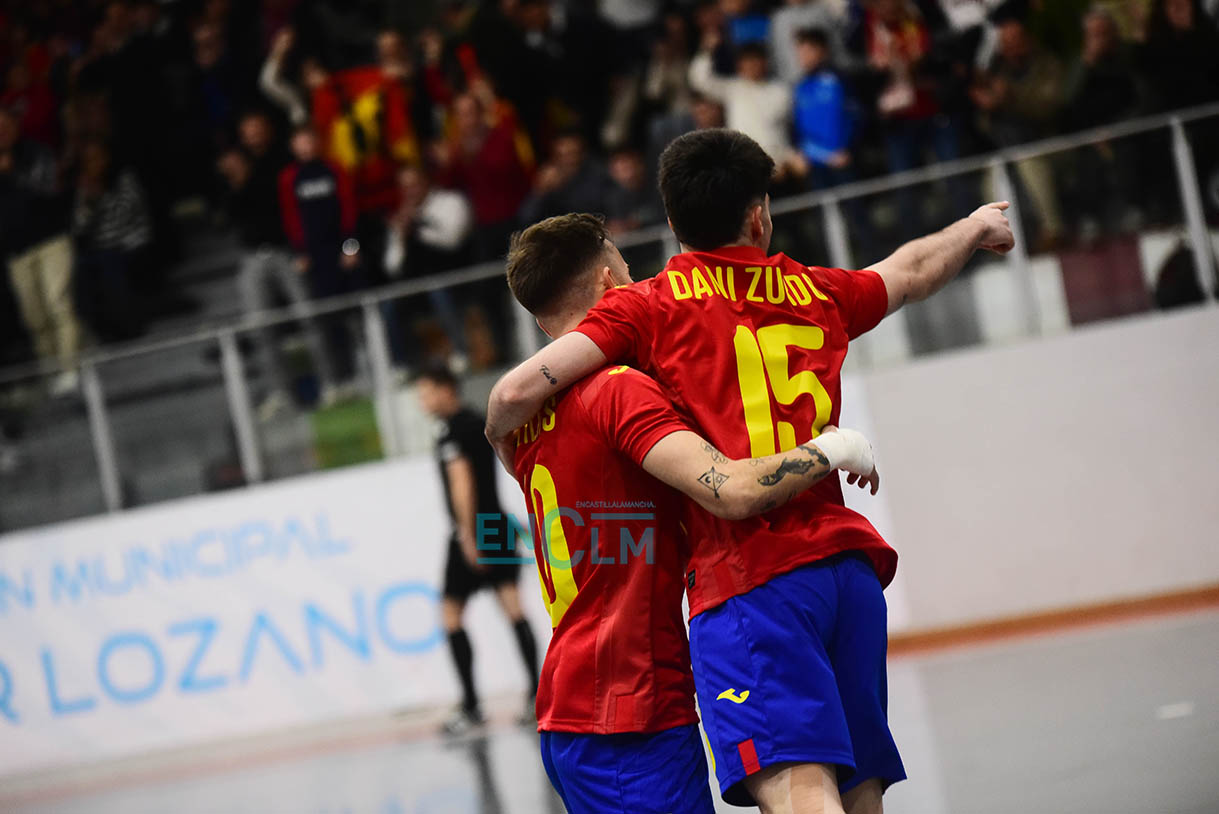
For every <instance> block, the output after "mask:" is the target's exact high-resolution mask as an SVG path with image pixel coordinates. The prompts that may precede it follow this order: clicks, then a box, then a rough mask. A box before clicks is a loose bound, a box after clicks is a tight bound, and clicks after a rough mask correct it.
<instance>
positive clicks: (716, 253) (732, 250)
mask: <svg viewBox="0 0 1219 814" xmlns="http://www.w3.org/2000/svg"><path fill="white" fill-rule="evenodd" d="M690 254H702V255H708V256H710V257H724V258H727V259H729V260H736V261H737V262H741V263H748V262H751V261H759V262H760V261H765V260H767V259H769V255H767V254H766V252H764V251H762V250H761V249H759V248H758V247H757V246H720V247H719V248H718V249H712V250H711V251H706V252H703V251H694V252H690Z"/></svg>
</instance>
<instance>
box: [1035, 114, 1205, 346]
mask: <svg viewBox="0 0 1219 814" xmlns="http://www.w3.org/2000/svg"><path fill="white" fill-rule="evenodd" d="M1040 160H1041V161H1043V162H1045V167H1046V175H1045V178H1044V179H1043V180H1041V181H1040V182H1041V183H1044V184H1046V186H1045V189H1044V190H1042V191H1041V192H1040V194H1041V195H1049V194H1051V193H1052V194H1053V195H1054V199H1053V201H1052V202H1053V203H1054V204H1055V205H1056V206H1057V207H1058V209H1057V210H1056V211H1055V212H1054V213H1052V214H1053V215H1054V217H1056V218H1058V219H1059V220H1058V222H1059V223H1060V227H1059V228H1057V229H1050V230H1043V231H1042V233H1041V234H1040V235H1039V243H1035V244H1034V248H1035V249H1039V250H1040V251H1039V252H1038V253H1037V254H1035V255H1034V259H1035V260H1036V259H1038V258H1049V259H1050V260H1052V261H1053V262H1054V263H1055V264H1056V265H1057V266H1058V268H1059V273H1060V275H1061V279H1062V294H1063V303H1064V309H1065V315H1064V319H1063V322H1064V324H1065V325H1067V326H1070V327H1075V326H1079V325H1086V324H1089V323H1092V322H1100V321H1104V320H1110V319H1116V318H1119V317H1123V316H1129V315H1132V314H1138V313H1143V312H1146V311H1149V310H1152V309H1153V308H1155V293H1154V292H1155V288H1156V285H1157V279H1158V277H1159V276H1160V275H1161V273H1162V268H1163V266H1164V263H1165V262H1166V260H1168V259H1169V258H1170V257H1171V256H1172V255H1173V253H1174V252H1175V251H1176V250H1177V248H1178V247H1179V246H1181V245H1185V246H1186V250H1187V251H1188V244H1187V243H1184V244H1183V243H1182V240H1183V237H1184V235H1185V232H1184V225H1185V219H1184V216H1183V214H1182V208H1181V199H1180V194H1179V191H1178V188H1177V183H1176V178H1177V176H1176V170H1175V168H1174V164H1173V153H1172V139H1171V135H1170V133H1169V131H1168V130H1160V131H1155V132H1151V133H1143V134H1139V135H1135V136H1128V137H1125V138H1120V139H1113V140H1110V141H1105V142H1100V143H1097V144H1091V145H1087V146H1083V147H1078V148H1075V149H1072V150H1065V151H1063V152H1060V153H1055V154H1052V155H1049V156H1046V157H1045V158H1044V159H1040ZM1022 166H1023V165H1021V164H1017V165H1016V168H1017V170H1018V172H1017V178H1018V182H1019V183H1020V184H1021V190H1022V191H1021V194H1022V195H1026V196H1027V197H1028V198H1030V199H1033V200H1034V202H1035V201H1036V197H1037V192H1036V190H1035V188H1034V183H1035V181H1036V180H1037V179H1036V177H1035V173H1036V171H1037V170H1036V168H1034V169H1033V171H1032V172H1033V173H1034V174H1033V175H1031V174H1030V172H1029V171H1028V170H1024V171H1023V172H1019V171H1020V170H1021V168H1022ZM1043 206H1044V205H1043Z"/></svg>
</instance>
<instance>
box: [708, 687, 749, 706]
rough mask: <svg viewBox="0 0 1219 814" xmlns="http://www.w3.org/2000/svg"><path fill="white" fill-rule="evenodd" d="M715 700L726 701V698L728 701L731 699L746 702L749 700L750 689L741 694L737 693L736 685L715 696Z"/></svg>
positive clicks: (739, 702) (741, 702) (736, 702)
mask: <svg viewBox="0 0 1219 814" xmlns="http://www.w3.org/2000/svg"><path fill="white" fill-rule="evenodd" d="M715 700H716V701H725V700H726V701H731V702H732V703H734V704H744V703H745V702H746V701H748V700H749V690H745V692H743V693H741V694H740V695H737V694H736V687H729V688H728V689H726V690H724V691H723V692H722V693H720V694H719V695H717V696H715Z"/></svg>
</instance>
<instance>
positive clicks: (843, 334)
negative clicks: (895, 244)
mask: <svg viewBox="0 0 1219 814" xmlns="http://www.w3.org/2000/svg"><path fill="white" fill-rule="evenodd" d="M887 308H888V295H887V293H886V291H885V285H884V281H883V280H881V278H880V275H878V274H876V273H875V272H872V271H843V270H841V269H827V268H819V267H815V266H812V267H810V266H804V265H801V264H799V263H797V262H795V261H794V260H791V259H790V258H788V257H786V256H784V255H782V254H779V255H773V256H770V257H767V256H766V255H765V253H763V252H762V251H761V250H760V249H756V248H750V247H740V246H731V247H725V248H721V249H717V250H715V251H714V252H690V253H686V254H679V255H677V256H676V257H673V258H672V259H670V260H669V262H668V264H667V265H666V267H665V270H664V271H663V272H661V274H660V275H659V276H657V277H655V278H653V279H651V280H646V281H643V282H639V283H636V284H634V285H631V286H625V287H623V288H620V289H617V290H615V291H610V292H608V293H607V294H606V295H605V297H604V298H603V299H602V300H601V302H600V303H599V304H598V305H597V306H596V307H595V308H593V310H592V311H590V312H589V314H588V316H587V317H586V318H585V319H584V321H583V322H581V323H580V325H579V327H578V328H576V330H577V331H579V332H580V333H583V334H585V335H586V336H588V337H589V338H590V339H592V340H593V342H595V343H596V344H597V346H598V347H599V348H600V349H601V350H602V352H604V353H605V355H606V357H608V358H609V359H610V360H613V361H615V362H624V363H630V364H633V365H636V366H637V367H639V368H640V369H641V370H644V371H646V372H647V373H649V374H650V375H651V376H652V377H653V378H655V380H656V381H657V382H659V383H660V384H661V385H662V386H663V387H664V388H665V390H666V391H667V392H668V394H669V395H670V396H671V397H672V399H673V402H674V404H675V406H676V407H677V408H678V410H680V411H682V412H684V413H685V414H686V415H689V416H691V417H693V419H694V420H695V421H696V422H697V424H698V425H699V426H700V427H701V428H702V430H703V433H704V435H705V436H706V437H707V438H709V439H710V440H711V441H712V443H714V444H715V445H716V446H717V447H718V448H719V449H720V450H721V451H723V452H724V454H726V455H728V456H729V457H731V458H748V457H759V456H763V455H771V454H774V453H775V452H781V451H783V450H788V449H792V448H794V447H795V446H797V445H798V444H802V443H804V442H805V441H808V440H810V439H812V438H815V437H817V435H819V434H820V431H821V428H822V427H824V426H825V425H826V424H831V423H835V424H836V423H837V421H838V411H839V402H840V400H841V399H840V395H841V387H840V380H839V373H840V371H841V370H842V362H843V359H844V358H845V357H846V352H847V342H848V340H850V339H853V338H855V337H857V336H859V335H860V334H862V333H864V332H866V331H869V330H871V329H872V328H873V327H875V326H876V324H877V323H878V322H880V320H881V319H882V318H883V317H884V315H885V311H886V310H887ZM688 516H689V521H688V527H689V530H690V537H691V540H692V541H693V543H694V553H693V555H692V558H691V561H690V571H689V573H688V574H687V583H688V595H689V598H690V614H691V616H693V615H695V614H698V613H700V612H702V611H704V610H707V609H708V608H713V607H715V606H716V605H719V604H720V603H722V602H724V601H726V600H727V599H730V598H731V597H733V596H737V595H738V594H742V593H745V592H746V591H749V590H752V589H753V588H756V587H757V586H759V585H761V584H762V583H764V582H766V581H768V580H769V579H770V578H771V577H773V576H776V575H777V574H782V573H785V572H787V571H790V570H792V569H794V568H797V567H799V566H801V565H804V564H806V563H809V562H813V561H816V560H820V559H824V558H825V557H829V556H832V555H834V554H837V553H839V552H842V551H850V550H853V551H860V552H863V553H865V554H866V555H867V556H868V557H869V558H870V559H871V561H872V565H873V567H874V568H875V569H876V573H877V575H878V576H879V577H880V580H881V583H882V584H883V585H888V584H889V582H890V581H892V579H893V574H894V572H895V570H896V568H897V553H896V552H895V551H894V550H893V549H892V548H890V547H889V546H888V545H887V544H886V543H885V541H884V540H883V539H882V538H881V536H880V534H879V533H877V531H876V529H874V528H873V527H872V524H871V523H869V522H868V521H867V519H865V518H864V517H863V516H862V515H860V514H857V513H856V512H853V511H851V510H850V509H848V508H846V506H845V505H844V504H843V500H842V486H841V483H840V480H839V479H838V478H837V477H833V478H826V479H824V480H822V481H821V482H820V483H818V484H817V485H816V486H814V487H813V488H812V489H809V490H808V491H806V492H803V493H801V494H800V495H798V496H797V497H796V498H795V499H793V500H792V501H791V502H790V503H788V504H787V505H785V506H783V507H781V508H779V509H776V510H774V511H772V512H769V513H767V514H765V515H763V516H759V517H753V518H750V519H748V520H743V521H736V522H729V521H726V520H721V519H719V518H716V517H713V516H712V515H710V514H709V513H707V512H705V511H703V510H701V509H699V508H697V507H694V506H693V504H691V506H690V511H689V515H688Z"/></svg>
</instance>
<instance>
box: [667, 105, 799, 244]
mask: <svg viewBox="0 0 1219 814" xmlns="http://www.w3.org/2000/svg"><path fill="white" fill-rule="evenodd" d="M774 171H775V162H774V161H772V160H771V158H770V156H768V155H767V154H766V151H765V150H763V149H762V148H761V147H759V146H758V143H757V142H756V141H754V140H753V139H751V138H750V137H749V136H747V135H745V134H744V133H740V132H737V131H736V130H724V129H712V130H695V131H693V132H690V133H686V134H685V135H684V136H678V137H677V138H676V139H674V140H673V141H672V143H670V144H669V146H668V147H666V148H665V151H664V152H663V153H661V156H660V196H661V197H662V198H664V202H665V213H666V214H667V215H668V216H669V223H671V224H672V225H673V233H674V234H675V235H677V239H678V240H680V241H681V242H682V243H684V244H686V245H687V246H689V247H690V248H692V249H702V250H704V251H707V250H710V249H716V248H719V247H720V246H725V245H728V244H729V243H732V242H733V241H734V240H736V238H737V236H738V235H740V233H741V228H742V227H743V226H744V225H745V215H746V213H748V212H749V210H750V208H751V207H754V206H757V205H758V204H760V203H761V202H762V199H763V198H765V197H766V193H767V191H768V190H769V188H770V177H771V175H772V174H773V173H774Z"/></svg>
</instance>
